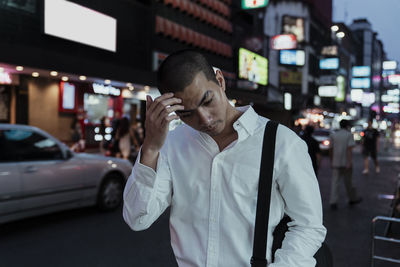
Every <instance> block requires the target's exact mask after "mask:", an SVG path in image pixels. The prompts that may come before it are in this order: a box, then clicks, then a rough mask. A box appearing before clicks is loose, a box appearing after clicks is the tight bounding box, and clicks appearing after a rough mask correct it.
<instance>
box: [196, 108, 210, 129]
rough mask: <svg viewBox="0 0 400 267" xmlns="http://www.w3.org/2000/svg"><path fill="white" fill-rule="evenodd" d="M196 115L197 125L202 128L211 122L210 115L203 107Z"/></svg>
mask: <svg viewBox="0 0 400 267" xmlns="http://www.w3.org/2000/svg"><path fill="white" fill-rule="evenodd" d="M197 114H198V118H199V124H200V125H202V126H208V125H210V123H211V122H212V119H211V115H210V113H209V112H208V111H207V110H205V109H204V108H203V107H199V108H198V109H197Z"/></svg>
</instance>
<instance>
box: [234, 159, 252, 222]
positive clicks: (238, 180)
mask: <svg viewBox="0 0 400 267" xmlns="http://www.w3.org/2000/svg"><path fill="white" fill-rule="evenodd" d="M258 180H259V167H255V166H251V165H245V164H235V165H233V168H232V176H231V181H230V186H231V194H230V197H231V201H232V204H234V205H235V206H236V207H237V208H238V210H239V211H240V213H241V214H242V215H243V216H244V217H246V218H248V219H249V220H252V219H253V217H252V216H251V215H252V214H254V212H255V209H256V207H257V192H258Z"/></svg>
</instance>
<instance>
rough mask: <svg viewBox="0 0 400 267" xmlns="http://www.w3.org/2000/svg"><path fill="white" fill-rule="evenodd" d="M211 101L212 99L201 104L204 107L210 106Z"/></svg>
mask: <svg viewBox="0 0 400 267" xmlns="http://www.w3.org/2000/svg"><path fill="white" fill-rule="evenodd" d="M212 101H213V98H211V99H210V100H208V101H206V102H204V103H203V105H204V106H208V105H210V104H211V102H212Z"/></svg>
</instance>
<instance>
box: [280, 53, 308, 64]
mask: <svg viewBox="0 0 400 267" xmlns="http://www.w3.org/2000/svg"><path fill="white" fill-rule="evenodd" d="M305 61H306V55H305V53H304V51H303V50H281V51H279V63H281V64H283V65H292V66H304V63H305Z"/></svg>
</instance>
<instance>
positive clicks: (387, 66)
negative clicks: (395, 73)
mask: <svg viewBox="0 0 400 267" xmlns="http://www.w3.org/2000/svg"><path fill="white" fill-rule="evenodd" d="M382 68H383V69H384V70H395V69H397V62H396V61H383V63H382Z"/></svg>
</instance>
